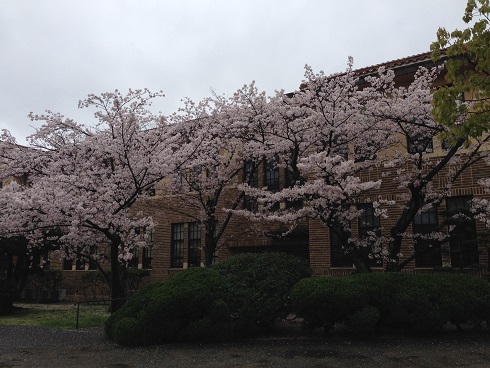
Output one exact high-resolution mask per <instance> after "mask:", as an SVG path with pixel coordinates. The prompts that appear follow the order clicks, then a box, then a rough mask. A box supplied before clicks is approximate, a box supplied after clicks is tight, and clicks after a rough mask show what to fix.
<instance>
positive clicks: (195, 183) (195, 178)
mask: <svg viewBox="0 0 490 368" xmlns="http://www.w3.org/2000/svg"><path fill="white" fill-rule="evenodd" d="M201 175H202V167H201V165H196V166H194V167H193V168H191V170H190V172H189V189H190V190H191V191H195V192H197V191H199V190H201V185H202V177H201Z"/></svg>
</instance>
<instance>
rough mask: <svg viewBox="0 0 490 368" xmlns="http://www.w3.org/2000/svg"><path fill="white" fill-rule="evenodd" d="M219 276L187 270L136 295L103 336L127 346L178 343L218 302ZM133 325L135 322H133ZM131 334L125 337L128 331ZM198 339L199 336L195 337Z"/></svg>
mask: <svg viewBox="0 0 490 368" xmlns="http://www.w3.org/2000/svg"><path fill="white" fill-rule="evenodd" d="M220 280H221V277H220V274H219V273H218V272H217V271H215V270H212V269H205V268H190V269H187V270H184V271H182V272H179V273H178V274H176V275H175V276H173V277H171V278H170V279H169V280H167V281H165V282H161V283H155V284H150V285H148V286H147V287H145V288H143V289H142V290H141V291H140V292H138V293H136V294H135V295H134V296H133V297H132V298H131V299H129V300H128V302H127V303H126V304H125V305H124V306H123V307H122V308H121V309H120V310H118V311H117V312H116V313H114V314H113V315H111V316H110V317H109V319H108V321H107V323H106V333H107V334H108V336H109V337H111V338H112V339H113V340H114V341H117V342H118V343H120V344H126V345H140V344H154V343H162V342H169V341H178V340H180V339H181V336H180V334H185V329H186V328H187V327H188V326H189V325H191V324H193V323H195V322H197V321H199V320H201V319H204V318H205V317H206V313H207V310H208V309H209V308H210V306H211V305H212V304H213V303H214V301H215V300H217V299H221V298H219V286H220V284H221V281H220ZM133 321H136V323H135V322H133ZM130 327H131V329H132V333H130V334H126V331H127V330H128V328H130ZM194 335H195V336H196V338H197V336H198V333H197V332H196V333H195V334H194Z"/></svg>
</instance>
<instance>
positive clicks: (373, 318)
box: [346, 305, 380, 335]
mask: <svg viewBox="0 0 490 368" xmlns="http://www.w3.org/2000/svg"><path fill="white" fill-rule="evenodd" d="M379 320H380V313H379V310H378V308H376V307H373V306H370V305H367V306H365V307H364V308H362V309H361V310H359V311H356V312H354V313H352V314H351V315H350V316H349V317H348V318H347V321H346V327H347V329H348V330H349V331H350V332H352V333H355V334H357V335H366V334H370V333H373V332H375V331H376V328H377V326H378V323H379Z"/></svg>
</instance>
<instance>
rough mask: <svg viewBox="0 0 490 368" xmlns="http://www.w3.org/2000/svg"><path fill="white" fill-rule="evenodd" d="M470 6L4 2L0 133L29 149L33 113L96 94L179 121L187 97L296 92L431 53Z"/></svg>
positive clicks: (391, 0) (327, 1) (72, 109)
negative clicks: (138, 92) (140, 95)
mask: <svg viewBox="0 0 490 368" xmlns="http://www.w3.org/2000/svg"><path fill="white" fill-rule="evenodd" d="M465 5H466V0H349V1H346V0H344V1H340V0H336V1H334V0H302V1H301V0H235V1H234V0H187V1H185V0H178V1H177V0H78V1H77V0H0V130H1V129H4V128H7V129H9V130H10V131H11V133H12V134H13V135H14V136H15V137H16V138H17V142H18V143H20V144H25V143H26V141H25V138H26V137H27V136H28V135H29V134H32V133H33V132H34V128H32V127H31V126H39V125H36V124H38V123H33V122H31V121H30V120H29V119H28V118H27V114H28V113H29V112H30V111H33V112H35V113H43V112H44V111H45V110H46V109H49V110H52V111H54V112H60V113H62V114H63V115H65V116H67V117H71V118H74V119H75V120H77V121H79V122H83V123H85V124H90V123H91V122H93V118H92V116H93V115H92V114H93V112H94V111H90V110H88V111H85V110H83V111H80V110H79V109H78V108H77V105H78V100H80V99H84V98H85V97H86V96H87V94H89V93H95V94H99V93H102V92H108V91H113V90H115V89H119V90H121V91H125V90H127V89H128V88H133V89H136V88H144V87H147V88H149V89H150V90H152V91H158V90H163V91H164V93H165V94H166V97H165V98H164V99H163V100H160V101H159V103H158V105H156V106H155V109H156V110H160V111H163V112H164V113H166V114H170V113H172V112H174V111H176V110H177V108H178V107H179V106H180V105H181V102H180V100H181V99H182V98H183V97H190V98H192V99H194V100H196V101H197V100H200V99H202V98H204V97H207V96H209V95H210V94H211V92H210V91H211V89H213V90H214V91H215V92H216V93H218V94H226V95H231V94H232V93H233V92H234V91H235V90H236V89H238V88H240V87H241V86H242V85H243V84H246V83H249V82H251V81H252V80H255V81H256V83H257V86H258V88H259V89H261V90H265V91H267V93H268V94H273V93H274V91H275V90H276V89H285V90H286V91H293V90H295V89H297V87H298V86H299V84H300V83H301V81H302V79H303V72H304V65H305V64H309V65H311V66H313V68H314V69H315V70H316V71H319V70H324V71H325V72H326V73H327V74H331V73H335V72H340V71H343V70H345V68H346V64H347V58H348V56H349V55H351V56H353V57H354V67H355V68H362V67H366V66H370V65H373V64H378V63H382V62H385V61H389V60H393V59H399V58H402V57H405V56H410V55H413V54H418V53H422V52H426V51H429V46H430V43H431V42H432V41H434V40H435V37H436V31H437V29H438V27H440V26H443V27H446V28H447V29H448V30H453V29H455V28H462V27H463V22H462V20H461V17H462V15H463V11H464V8H465Z"/></svg>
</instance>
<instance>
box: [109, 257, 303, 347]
mask: <svg viewBox="0 0 490 368" xmlns="http://www.w3.org/2000/svg"><path fill="white" fill-rule="evenodd" d="M308 275H309V268H308V266H307V265H306V262H304V261H302V260H299V259H297V258H295V257H291V256H288V255H285V254H277V253H274V254H271V253H263V254H244V255H240V256H237V257H232V258H230V259H228V260H226V261H224V262H222V263H220V264H217V265H216V266H213V267H212V268H190V269H187V270H182V271H181V272H179V273H178V274H176V275H174V276H173V277H171V278H170V279H168V280H166V281H164V282H161V283H155V284H150V285H148V286H147V287H145V288H143V289H142V290H141V291H140V292H138V293H136V294H135V295H133V297H132V298H131V299H129V300H128V302H127V303H126V304H125V305H124V306H123V307H122V308H121V309H120V310H118V311H117V312H116V313H114V314H113V315H112V316H111V317H110V318H109V319H108V321H107V323H106V325H105V328H106V333H107V335H108V336H109V337H111V338H112V339H113V340H114V341H116V342H118V343H120V344H125V345H142V344H144V345H147V344H155V343H164V342H171V341H192V340H206V341H216V340H225V339H229V338H237V337H243V336H249V335H251V334H256V333H260V332H263V331H264V330H267V329H269V328H272V327H273V325H274V321H275V319H276V317H277V316H278V315H281V314H283V313H287V312H288V307H289V303H290V299H289V294H290V290H291V288H292V287H293V285H294V284H295V283H296V282H298V281H299V280H300V279H302V278H304V277H306V276H308Z"/></svg>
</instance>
